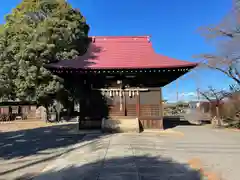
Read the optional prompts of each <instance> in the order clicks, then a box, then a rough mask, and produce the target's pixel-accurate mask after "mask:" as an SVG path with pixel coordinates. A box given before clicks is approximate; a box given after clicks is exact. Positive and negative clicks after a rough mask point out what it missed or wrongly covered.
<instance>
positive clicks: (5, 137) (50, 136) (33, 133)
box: [0, 124, 84, 159]
mask: <svg viewBox="0 0 240 180" xmlns="http://www.w3.org/2000/svg"><path fill="white" fill-rule="evenodd" d="M75 126H77V124H67V125H66V124H65V125H56V126H50V127H41V128H35V129H28V130H20V131H13V132H0V137H1V138H0V158H3V159H12V158H23V157H25V156H31V155H35V154H41V153H44V152H42V151H45V150H53V149H56V148H63V147H67V146H69V145H73V144H76V143H78V142H80V141H81V140H82V138H83V137H84V135H83V134H82V135H81V134H70V133H69V131H70V130H73V129H74V128H75Z"/></svg>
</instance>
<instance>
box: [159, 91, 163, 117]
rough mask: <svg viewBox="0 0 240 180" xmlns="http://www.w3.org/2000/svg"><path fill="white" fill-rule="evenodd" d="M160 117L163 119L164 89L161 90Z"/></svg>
mask: <svg viewBox="0 0 240 180" xmlns="http://www.w3.org/2000/svg"><path fill="white" fill-rule="evenodd" d="M159 92H160V102H159V103H160V117H161V118H162V119H163V98H162V88H160V91H159Z"/></svg>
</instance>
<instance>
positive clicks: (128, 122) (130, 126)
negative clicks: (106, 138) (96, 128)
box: [102, 118, 140, 132]
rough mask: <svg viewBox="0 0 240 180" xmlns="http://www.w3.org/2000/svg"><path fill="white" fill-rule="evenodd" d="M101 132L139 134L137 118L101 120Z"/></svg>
mask: <svg viewBox="0 0 240 180" xmlns="http://www.w3.org/2000/svg"><path fill="white" fill-rule="evenodd" d="M102 130H103V131H105V132H140V128H139V120H138V119H137V118H131V119H128V118H116V119H115V118H113V119H103V120H102Z"/></svg>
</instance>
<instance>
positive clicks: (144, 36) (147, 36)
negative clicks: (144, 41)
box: [89, 35, 151, 39]
mask: <svg viewBox="0 0 240 180" xmlns="http://www.w3.org/2000/svg"><path fill="white" fill-rule="evenodd" d="M89 37H90V38H119V39H122V38H150V37H151V35H141V36H136V35H132V36H131V35H129V36H115V35H114V36H89Z"/></svg>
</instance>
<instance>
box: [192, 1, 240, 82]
mask: <svg viewBox="0 0 240 180" xmlns="http://www.w3.org/2000/svg"><path fill="white" fill-rule="evenodd" d="M200 32H201V34H202V35H203V37H205V38H206V39H207V40H215V43H216V45H217V52H216V53H215V54H211V53H204V54H200V55H197V56H195V58H198V59H200V67H208V68H210V69H214V70H217V71H219V72H221V73H223V74H225V75H226V76H228V77H229V78H231V79H232V80H234V81H235V82H236V84H238V85H239V86H240V50H239V47H240V0H236V1H234V8H233V10H232V11H231V12H230V13H229V14H228V15H227V16H226V17H225V18H224V19H223V20H222V21H221V22H220V23H219V24H217V25H213V26H208V27H203V28H200Z"/></svg>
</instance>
